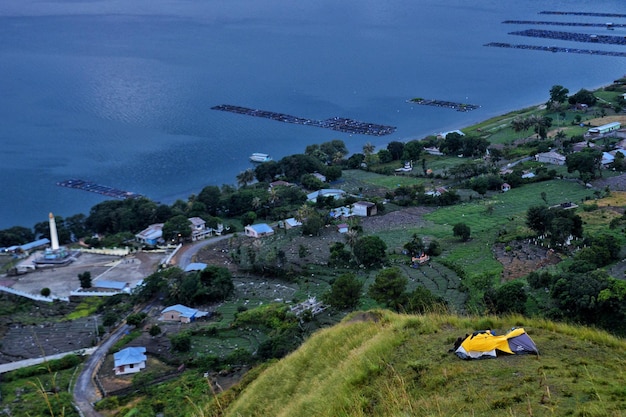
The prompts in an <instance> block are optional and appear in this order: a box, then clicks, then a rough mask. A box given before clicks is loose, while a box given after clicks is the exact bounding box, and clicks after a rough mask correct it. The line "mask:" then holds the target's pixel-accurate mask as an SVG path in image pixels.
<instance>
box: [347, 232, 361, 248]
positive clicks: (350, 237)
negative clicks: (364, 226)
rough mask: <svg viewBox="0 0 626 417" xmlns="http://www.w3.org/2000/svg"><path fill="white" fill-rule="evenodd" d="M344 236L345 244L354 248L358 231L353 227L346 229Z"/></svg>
mask: <svg viewBox="0 0 626 417" xmlns="http://www.w3.org/2000/svg"><path fill="white" fill-rule="evenodd" d="M344 236H345V237H346V244H347V245H348V246H350V248H354V244H355V243H356V241H357V240H359V232H357V231H356V230H354V229H350V230H348V231H347V232H346V233H345V234H344Z"/></svg>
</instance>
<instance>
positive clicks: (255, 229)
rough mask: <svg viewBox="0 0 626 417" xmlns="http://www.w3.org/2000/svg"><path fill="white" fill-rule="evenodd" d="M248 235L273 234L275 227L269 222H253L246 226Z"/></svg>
mask: <svg viewBox="0 0 626 417" xmlns="http://www.w3.org/2000/svg"><path fill="white" fill-rule="evenodd" d="M244 233H245V235H246V236H250V237H254V238H260V237H263V236H271V235H273V234H274V229H272V228H271V227H270V225H269V224H267V223H259V224H251V225H249V226H246V227H245V228H244Z"/></svg>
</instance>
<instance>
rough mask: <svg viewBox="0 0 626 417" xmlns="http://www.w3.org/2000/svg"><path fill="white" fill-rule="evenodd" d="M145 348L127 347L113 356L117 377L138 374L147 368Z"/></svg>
mask: <svg viewBox="0 0 626 417" xmlns="http://www.w3.org/2000/svg"><path fill="white" fill-rule="evenodd" d="M147 360H148V357H147V356H146V348H145V347H127V348H126V349H122V350H120V351H119V352H117V353H114V354H113V361H114V363H115V365H114V368H113V370H114V371H115V375H126V374H136V373H137V372H139V371H141V370H142V369H144V368H145V367H146V361H147Z"/></svg>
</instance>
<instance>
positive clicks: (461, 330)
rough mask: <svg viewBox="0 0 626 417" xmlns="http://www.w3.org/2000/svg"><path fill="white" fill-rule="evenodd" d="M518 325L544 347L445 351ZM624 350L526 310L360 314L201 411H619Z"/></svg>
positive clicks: (624, 391) (625, 380) (625, 379)
mask: <svg viewBox="0 0 626 417" xmlns="http://www.w3.org/2000/svg"><path fill="white" fill-rule="evenodd" d="M514 326H515V327H520V326H523V327H524V328H525V329H526V331H527V332H528V334H529V335H530V336H531V337H532V338H533V340H534V341H535V343H536V344H537V346H538V348H539V350H540V353H541V354H540V356H533V355H519V356H502V357H499V358H498V359H490V360H478V361H463V360H461V359H459V358H457V357H456V356H455V355H454V354H453V353H450V352H449V351H448V350H449V349H450V348H451V347H452V344H453V342H454V340H455V339H456V338H457V337H458V336H462V335H465V334H466V333H470V332H473V331H475V330H479V329H485V328H491V329H493V330H495V331H497V332H498V333H501V332H504V331H506V330H507V329H510V328H511V327H514ZM625 351H626V342H625V341H623V340H620V339H617V338H614V337H612V336H610V335H608V334H606V333H603V332H599V331H595V330H591V329H588V328H582V327H575V326H568V325H564V324H555V323H553V322H549V321H545V320H535V319H527V318H523V317H520V316H512V317H507V318H496V317H483V318H462V317H458V316H449V315H426V316H408V315H397V314H394V313H391V312H388V311H372V312H368V313H355V314H353V315H351V316H349V317H348V318H346V319H345V320H344V321H342V322H341V323H340V324H338V325H336V326H334V327H331V328H328V329H325V330H322V331H320V332H318V333H316V334H315V335H314V336H312V337H311V338H310V339H309V340H308V341H306V342H305V343H304V344H303V345H302V346H301V347H300V348H299V349H298V350H297V351H296V352H294V353H292V354H291V355H289V356H287V357H286V358H284V359H283V360H281V361H279V362H277V363H275V364H273V365H271V366H269V367H268V368H267V369H265V370H264V371H263V372H261V373H260V375H259V376H258V377H257V378H256V379H255V380H254V381H252V382H251V383H250V384H249V385H247V386H246V387H245V388H243V390H242V391H241V392H239V393H238V394H236V396H235V394H234V393H233V392H232V391H231V392H227V393H225V395H224V396H222V397H221V399H220V404H219V407H217V405H216V403H215V402H214V401H210V403H209V404H204V406H202V407H199V409H200V408H204V410H202V411H200V410H199V411H200V415H205V416H206V415H216V414H218V415H224V416H289V417H294V416H306V417H309V416H312V415H313V416H413V415H419V416H467V415H472V416H474V415H476V416H553V415H554V416H557V415H558V416H564V415H572V416H622V415H626V412H625V411H622V410H625V409H626V388H625V387H626V367H625V366H624V365H625V364H626V359H625V358H624V352H625ZM239 389H242V387H240V388H239ZM237 391H239V390H237ZM233 396H235V397H234V398H233ZM218 408H219V411H218Z"/></svg>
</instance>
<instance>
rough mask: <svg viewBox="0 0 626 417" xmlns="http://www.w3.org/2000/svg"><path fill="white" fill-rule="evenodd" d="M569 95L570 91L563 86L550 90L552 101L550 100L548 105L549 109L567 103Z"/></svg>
mask: <svg viewBox="0 0 626 417" xmlns="http://www.w3.org/2000/svg"><path fill="white" fill-rule="evenodd" d="M568 94H569V90H568V89H567V88H565V87H563V86H562V85H553V86H552V88H551V89H550V100H548V103H547V104H546V105H547V107H548V108H550V107H552V106H553V105H555V104H557V105H559V106H560V105H561V104H563V103H565V100H567V95H568Z"/></svg>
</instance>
